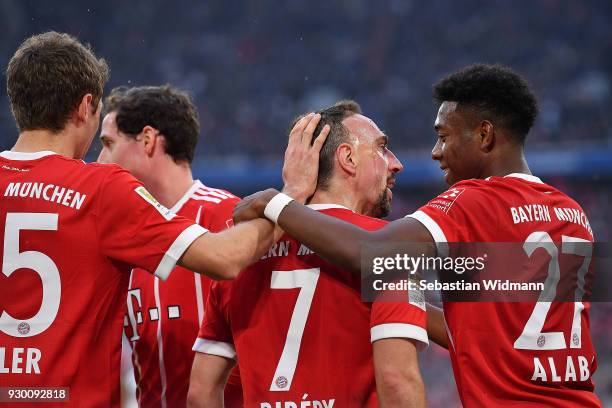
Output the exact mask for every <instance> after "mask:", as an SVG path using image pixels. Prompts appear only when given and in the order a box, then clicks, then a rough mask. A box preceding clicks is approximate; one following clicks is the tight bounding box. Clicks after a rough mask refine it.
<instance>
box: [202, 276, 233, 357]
mask: <svg viewBox="0 0 612 408" xmlns="http://www.w3.org/2000/svg"><path fill="white" fill-rule="evenodd" d="M227 285H231V282H213V284H212V286H211V288H210V293H209V295H208V299H206V308H205V310H206V313H205V314H204V321H203V322H202V327H200V332H199V333H198V338H197V339H196V342H195V344H194V345H193V351H195V352H197V353H204V354H212V355H215V356H219V357H225V358H231V359H235V358H236V349H235V348H234V340H233V337H232V331H231V328H230V325H229V322H228V320H227V317H226V314H225V313H224V310H223V309H224V308H223V300H224V297H227V296H228V294H225V295H224V290H223V289H224V286H227Z"/></svg>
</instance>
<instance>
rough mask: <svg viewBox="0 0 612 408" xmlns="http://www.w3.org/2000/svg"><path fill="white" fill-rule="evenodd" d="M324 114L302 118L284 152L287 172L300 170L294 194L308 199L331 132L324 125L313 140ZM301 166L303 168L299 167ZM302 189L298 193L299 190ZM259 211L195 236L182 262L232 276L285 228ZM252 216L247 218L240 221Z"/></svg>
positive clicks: (224, 276)
mask: <svg viewBox="0 0 612 408" xmlns="http://www.w3.org/2000/svg"><path fill="white" fill-rule="evenodd" d="M320 120H321V115H318V114H317V115H315V114H313V113H311V114H308V115H306V116H304V117H303V118H302V119H300V120H299V121H298V122H297V123H296V124H295V126H294V128H293V129H292V130H291V133H290V134H289V142H290V143H289V147H288V148H287V151H286V152H285V161H286V162H289V163H291V164H292V166H285V169H284V170H283V171H284V172H287V171H288V172H289V174H290V175H292V174H295V173H296V172H297V171H300V172H301V176H302V177H301V179H300V181H298V182H294V186H295V190H294V191H295V194H296V195H299V197H300V199H301V200H302V201H305V200H307V199H308V197H310V196H311V195H312V194H313V193H314V189H315V186H316V180H317V173H318V169H319V152H320V151H321V147H322V146H323V143H324V142H325V140H326V138H327V135H328V134H329V129H330V128H329V126H327V125H326V126H324V127H323V129H322V130H321V133H320V134H319V136H318V137H317V138H316V139H315V140H314V142H313V140H312V135H313V132H314V130H315V128H316V126H317V124H318V123H319V121H320ZM300 169H301V170H300ZM298 190H299V193H298ZM253 218H257V215H253V216H250V217H244V218H243V219H236V220H235V223H236V224H237V225H236V226H235V227H233V228H230V229H228V230H225V231H223V232H220V233H217V234H213V233H207V234H204V235H202V236H200V237H199V238H198V239H196V240H195V241H194V242H193V243H192V244H191V246H190V247H189V248H188V249H187V251H185V253H184V254H183V256H182V257H181V259H180V260H179V265H181V266H183V267H185V268H187V269H191V270H193V271H195V272H199V273H204V274H206V275H207V276H208V277H210V278H212V279H233V278H235V277H236V276H238V274H239V273H240V271H241V270H243V269H244V268H246V267H247V266H249V265H251V264H252V263H254V262H256V261H257V260H258V259H259V258H261V257H262V255H263V254H264V253H265V252H266V251H267V250H268V249H269V248H270V247H271V246H272V245H273V244H274V242H275V240H276V239H278V238H279V237H280V235H281V234H282V231H281V230H279V229H278V228H277V229H276V231H274V225H273V224H272V223H270V222H269V221H267V220H265V219H253ZM244 220H251V221H248V222H241V221H244Z"/></svg>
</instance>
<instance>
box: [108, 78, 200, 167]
mask: <svg viewBox="0 0 612 408" xmlns="http://www.w3.org/2000/svg"><path fill="white" fill-rule="evenodd" d="M104 105H105V107H104V111H105V112H106V113H109V112H113V111H114V112H116V113H117V116H116V118H115V121H116V123H117V129H119V130H120V131H121V132H122V133H125V134H126V135H128V136H130V137H134V138H135V137H136V136H137V135H138V134H139V133H140V132H142V129H143V128H144V127H145V126H151V127H154V128H155V129H157V130H158V131H159V133H161V134H162V135H163V136H164V139H165V143H164V148H165V152H166V153H167V154H169V155H170V156H171V157H172V158H173V160H174V161H175V162H180V161H187V162H188V163H191V162H192V161H193V157H194V155H195V148H196V145H197V143H198V137H199V135H200V121H199V119H198V111H197V109H196V108H195V106H194V104H193V101H192V100H191V97H190V96H189V94H187V93H186V92H184V91H181V90H179V89H176V88H174V87H172V86H170V85H163V86H140V87H134V88H126V87H118V88H115V89H113V90H112V91H111V92H110V94H109V96H108V97H107V98H106V99H105V101H104Z"/></svg>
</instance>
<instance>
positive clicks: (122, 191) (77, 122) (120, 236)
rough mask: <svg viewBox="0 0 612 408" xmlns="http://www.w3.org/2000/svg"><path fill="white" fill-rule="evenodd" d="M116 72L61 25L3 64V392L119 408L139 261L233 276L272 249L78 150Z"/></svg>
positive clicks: (159, 268)
mask: <svg viewBox="0 0 612 408" xmlns="http://www.w3.org/2000/svg"><path fill="white" fill-rule="evenodd" d="M107 76H108V68H107V65H106V63H105V62H104V60H102V59H99V58H97V57H96V56H95V55H94V54H93V53H92V52H91V50H90V49H89V48H88V47H85V46H84V45H83V44H81V43H80V42H78V41H77V40H76V39H75V38H73V37H71V36H69V35H67V34H60V33H56V32H48V33H44V34H40V35H35V36H33V37H30V38H28V39H27V40H25V41H24V42H23V43H22V44H21V45H20V47H19V48H18V49H17V51H16V52H15V54H14V55H13V57H12V58H11V60H10V62H9V64H8V68H7V70H6V77H7V91H8V92H7V93H8V96H9V99H10V106H11V110H12V113H13V116H14V117H15V121H16V123H17V127H18V129H19V137H18V139H17V142H16V143H15V145H14V146H13V148H12V149H11V151H5V152H2V153H0V235H1V238H0V248H1V253H0V258H1V259H0V261H1V264H2V273H0V384H1V386H2V387H3V390H2V391H1V392H2V395H1V397H2V399H4V400H6V399H7V398H9V399H10V398H11V394H10V393H9V392H10V391H14V389H15V388H23V387H45V388H49V387H61V388H63V389H62V390H58V389H55V390H49V389H46V390H43V391H44V392H43V393H41V392H40V391H39V392H38V393H37V397H36V398H35V401H29V402H40V401H41V400H44V401H48V400H49V398H50V397H54V398H62V397H63V398H64V400H67V401H68V402H67V403H66V402H58V405H59V406H63V407H65V406H76V407H83V406H87V407H109V406H118V405H119V399H120V396H119V394H120V390H119V365H120V350H121V331H122V325H123V315H124V308H125V299H126V296H127V287H128V279H129V271H130V269H131V268H132V267H140V268H143V269H145V270H148V271H151V272H153V273H155V275H156V276H158V277H160V278H162V279H166V278H167V277H168V275H169V274H170V272H171V271H172V269H173V268H174V266H175V265H176V264H177V263H178V264H179V265H181V266H184V267H186V268H188V269H191V270H194V271H197V272H200V273H206V274H207V275H208V276H209V277H212V278H215V279H228V278H233V277H235V276H236V275H237V274H238V273H239V271H241V270H242V269H244V268H245V267H246V266H248V265H250V264H251V263H252V262H254V261H256V260H257V259H259V258H260V257H261V256H262V254H263V253H264V252H265V250H267V249H268V248H269V247H270V245H271V238H270V236H271V235H272V231H273V225H272V223H270V222H268V221H263V222H262V221H261V220H259V221H258V222H257V223H243V224H242V225H240V226H237V227H234V228H231V229H228V230H225V231H223V232H221V233H218V234H216V233H207V231H206V229H204V228H203V227H201V226H199V225H197V224H194V222H193V221H191V220H188V219H186V218H184V217H180V216H175V215H174V214H173V213H171V212H170V211H169V210H167V209H166V208H165V207H164V206H162V205H161V204H160V203H159V202H157V200H155V198H154V197H153V196H152V195H151V194H150V193H149V192H148V191H147V190H146V189H145V188H144V187H143V186H142V184H141V183H140V182H138V181H137V180H136V179H135V178H134V177H133V176H132V175H130V174H129V173H128V172H127V171H125V170H123V169H121V168H120V167H119V166H117V165H112V164H85V163H84V162H83V161H82V160H80V159H82V158H83V156H84V155H85V153H86V151H87V149H88V147H89V145H90V144H91V141H92V140H93V137H94V135H95V133H96V131H97V128H98V124H99V120H100V111H101V105H102V104H101V103H100V99H101V96H102V90H103V87H104V84H105V82H106V80H107ZM318 140H319V139H317V141H315V143H314V144H315V146H320V144H321V143H322V140H324V137H323V138H321V139H320V140H321V141H320V142H319V141H318ZM315 165H316V164H315ZM308 171H309V170H308V169H305V172H308ZM312 171H315V172H316V169H314V170H312ZM6 387H8V390H7V388H6ZM48 391H49V392H48ZM12 395H13V398H14V397H15V393H14V392H13V393H12ZM18 395H19V394H18ZM27 395H28V394H26V396H27ZM30 395H32V396H34V394H33V393H30ZM20 401H24V400H23V399H21V400H20ZM20 404H22V403H21V402H18V403H17V404H16V406H22V405H20ZM10 405H12V404H11V403H10V402H9V406H10Z"/></svg>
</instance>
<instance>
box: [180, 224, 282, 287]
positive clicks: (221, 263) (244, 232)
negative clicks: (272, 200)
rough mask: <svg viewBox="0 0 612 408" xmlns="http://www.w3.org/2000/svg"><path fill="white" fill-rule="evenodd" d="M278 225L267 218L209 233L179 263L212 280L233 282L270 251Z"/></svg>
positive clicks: (193, 245) (194, 244) (190, 248)
mask: <svg viewBox="0 0 612 408" xmlns="http://www.w3.org/2000/svg"><path fill="white" fill-rule="evenodd" d="M273 231H274V225H273V224H272V223H271V222H270V221H267V220H265V219H256V220H252V221H248V222H244V223H241V224H239V225H237V226H235V227H233V228H230V229H227V230H224V231H222V232H219V233H211V232H209V233H207V234H204V235H202V236H201V237H199V238H198V239H196V240H195V241H194V242H193V244H191V246H190V247H189V248H188V249H187V251H185V253H184V254H183V256H182V257H181V259H180V261H179V264H180V265H181V266H183V267H185V268H187V269H191V270H193V271H195V272H199V273H204V274H206V275H207V276H209V277H210V278H212V279H233V278H235V277H236V276H238V273H239V272H240V271H241V270H243V269H244V268H246V267H247V266H249V265H251V264H252V263H254V262H256V261H257V260H258V259H259V258H261V257H262V256H263V254H264V253H265V252H266V251H267V250H268V249H269V248H270V246H271V245H272V241H273V239H274V238H273V237H274V234H273Z"/></svg>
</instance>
